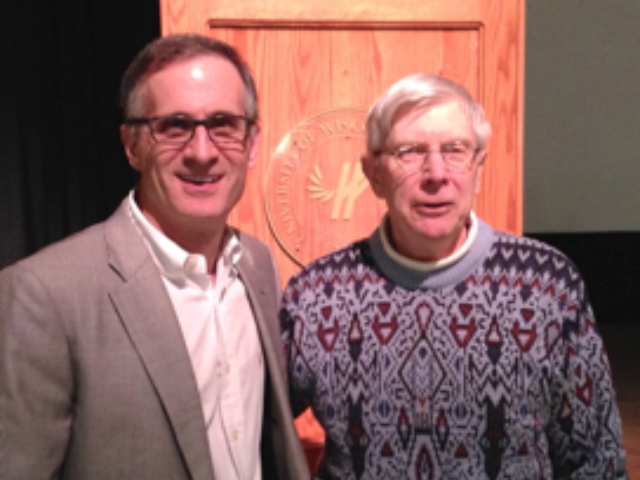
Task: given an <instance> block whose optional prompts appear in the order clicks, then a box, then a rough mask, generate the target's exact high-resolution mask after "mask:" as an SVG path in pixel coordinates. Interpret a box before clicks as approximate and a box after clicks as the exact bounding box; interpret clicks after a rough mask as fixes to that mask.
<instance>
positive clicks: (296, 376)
mask: <svg viewBox="0 0 640 480" xmlns="http://www.w3.org/2000/svg"><path fill="white" fill-rule="evenodd" d="M297 303H298V298H297V294H296V290H295V287H294V286H293V285H292V284H291V283H289V285H288V286H287V288H286V289H285V292H284V296H283V300H282V307H281V309H280V327H281V332H282V343H283V345H284V349H285V357H286V361H287V373H288V377H289V390H290V401H291V409H292V410H293V414H294V415H295V416H296V417H297V416H298V415H300V414H301V413H302V412H303V411H304V410H305V409H306V408H307V407H309V405H310V404H311V398H312V393H313V392H312V384H313V382H312V375H311V372H310V370H309V368H308V365H307V360H306V359H305V358H304V355H303V350H302V349H300V348H299V346H300V342H301V341H302V337H303V336H304V334H305V319H304V314H303V313H300V311H299V310H298V305H297Z"/></svg>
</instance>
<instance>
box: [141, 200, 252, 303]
mask: <svg viewBox="0 0 640 480" xmlns="http://www.w3.org/2000/svg"><path fill="white" fill-rule="evenodd" d="M129 210H130V213H131V218H132V219H133V222H134V224H135V225H136V226H137V227H138V229H139V230H140V233H141V234H142V238H143V240H144V241H145V243H146V245H147V248H148V249H149V251H150V252H151V256H152V257H153V258H154V260H155V262H156V264H157V265H158V267H159V268H160V271H161V273H162V275H164V276H165V277H166V278H167V279H169V280H170V281H172V282H174V283H176V284H184V283H185V282H186V281H188V280H190V281H192V282H194V283H196V284H197V285H198V286H200V288H202V289H203V290H204V289H207V288H209V287H210V286H211V277H210V275H209V268H208V266H207V260H206V258H205V257H204V255H202V254H199V253H189V252H187V251H186V250H184V249H182V248H181V247H180V246H179V245H178V244H177V243H175V242H174V241H172V240H171V239H169V237H167V236H166V235H164V234H163V233H162V232H160V231H159V230H158V229H157V228H156V227H155V226H153V225H152V224H151V223H150V222H149V220H147V218H146V217H145V216H144V214H143V213H142V212H141V211H140V208H138V205H137V203H136V200H135V190H132V191H131V192H130V193H129ZM222 245H224V247H223V248H222V252H221V254H220V256H219V258H218V261H217V264H216V267H215V268H216V277H217V278H221V279H223V278H227V277H229V276H232V272H234V271H235V269H236V265H237V263H238V261H239V260H240V257H241V256H242V246H241V244H240V241H239V240H238V236H237V235H236V234H235V232H234V231H233V230H232V229H230V228H228V227H227V228H226V229H225V231H224V235H223V238H222Z"/></svg>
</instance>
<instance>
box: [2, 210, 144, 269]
mask: <svg viewBox="0 0 640 480" xmlns="http://www.w3.org/2000/svg"><path fill="white" fill-rule="evenodd" d="M123 219H124V220H125V221H126V220H127V219H126V217H123V215H122V211H121V209H118V210H116V212H115V213H114V214H113V215H112V216H111V217H109V218H108V219H107V220H105V221H103V222H99V223H96V224H94V225H90V226H88V227H86V228H85V229H83V230H80V231H79V232H76V233H73V234H71V235H69V236H68V237H65V238H63V239H61V240H58V241H56V242H54V243H52V244H50V245H47V246H45V247H43V248H42V249H40V250H38V251H37V252H35V253H33V254H31V255H30V256H28V257H25V258H23V259H21V260H19V261H18V262H16V263H14V264H13V265H10V266H8V267H7V268H6V269H5V270H14V269H15V270H26V271H33V272H39V275H38V276H43V275H53V276H55V275H58V276H72V275H76V276H82V272H85V271H94V272H95V271H96V270H95V269H96V268H98V267H99V266H100V265H105V266H106V265H107V263H108V257H109V247H108V244H112V243H114V242H115V241H116V240H114V239H113V238H111V239H109V238H108V237H109V234H108V229H109V228H110V226H111V228H112V229H113V226H114V225H115V228H116V230H117V229H120V228H121V225H122V222H123ZM126 233H127V235H124V234H123V236H124V237H127V240H126V241H127V245H123V246H122V247H123V248H130V247H131V242H132V238H131V235H130V232H128V231H127V232H126ZM121 243H122V241H121Z"/></svg>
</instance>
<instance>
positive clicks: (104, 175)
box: [0, 0, 160, 268]
mask: <svg viewBox="0 0 640 480" xmlns="http://www.w3.org/2000/svg"><path fill="white" fill-rule="evenodd" d="M0 9H1V10H0V12H1V14H0V39H1V43H0V45H1V47H0V52H2V53H1V54H0V59H2V62H1V63H0V268H1V267H2V266H5V265H7V264H9V263H12V262H13V261H15V260H17V259H19V258H21V257H23V256H25V255H27V254H29V253H32V252H34V251H35V250H37V249H39V248H40V247H42V246H44V245H46V244H49V243H51V242H53V241H55V240H58V239H60V238H62V237H64V236H67V235H68V234H70V233H72V232H75V231H77V230H80V229H81V228H83V227H85V226H87V225H89V224H92V223H95V222H97V221H100V220H103V219H104V218H106V217H107V216H108V215H109V213H111V212H112V211H113V210H114V209H115V208H116V206H117V205H118V203H119V202H120V200H121V199H122V198H123V197H124V195H125V194H126V192H127V191H128V190H129V189H130V188H131V187H132V186H133V185H134V183H135V180H136V178H135V175H134V173H133V171H132V170H131V169H130V167H129V166H128V164H127V162H126V157H125V155H124V153H123V150H122V147H121V145H120V141H119V135H118V127H119V123H120V112H119V109H118V87H119V80H120V77H121V75H122V73H123V71H124V69H125V68H126V66H127V64H128V63H129V61H130V60H131V59H132V57H133V56H134V55H135V53H136V52H137V51H139V50H140V49H141V48H142V47H143V46H144V45H145V44H146V43H148V42H149V41H151V40H152V39H153V38H156V37H157V36H158V35H159V34H160V14H159V7H158V2H157V0H128V1H125V0H44V1H42V0H3V1H2V6H0Z"/></svg>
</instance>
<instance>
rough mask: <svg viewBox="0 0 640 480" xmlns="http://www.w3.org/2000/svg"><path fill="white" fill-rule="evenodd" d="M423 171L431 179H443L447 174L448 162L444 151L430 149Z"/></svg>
mask: <svg viewBox="0 0 640 480" xmlns="http://www.w3.org/2000/svg"><path fill="white" fill-rule="evenodd" d="M421 172H422V174H423V175H424V176H426V177H427V178H428V179H429V180H431V181H441V180H442V179H443V178H444V177H445V176H446V174H447V164H446V163H445V161H444V158H443V156H442V152H439V151H430V152H426V153H425V157H424V160H423V161H422V166H421Z"/></svg>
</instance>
